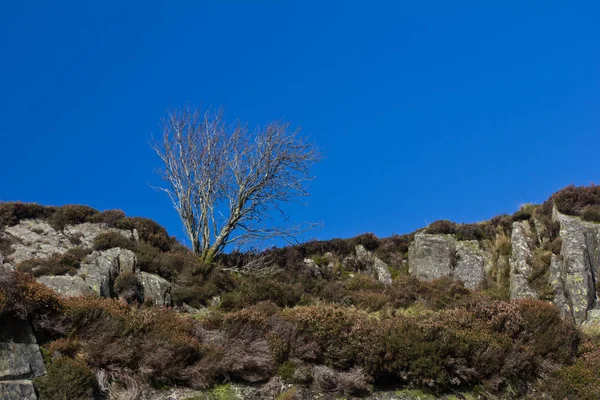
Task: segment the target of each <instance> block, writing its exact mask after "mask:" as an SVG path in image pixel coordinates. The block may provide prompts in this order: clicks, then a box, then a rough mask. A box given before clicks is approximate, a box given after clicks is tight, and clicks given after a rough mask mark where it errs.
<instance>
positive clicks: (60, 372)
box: [35, 357, 96, 400]
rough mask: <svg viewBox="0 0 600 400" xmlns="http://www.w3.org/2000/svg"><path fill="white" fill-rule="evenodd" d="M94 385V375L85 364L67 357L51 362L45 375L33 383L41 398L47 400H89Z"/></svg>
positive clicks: (91, 396)
mask: <svg viewBox="0 0 600 400" xmlns="http://www.w3.org/2000/svg"><path fill="white" fill-rule="evenodd" d="M95 385H96V379H95V377H94V374H93V373H92V371H91V370H90V369H89V368H88V367H87V365H86V364H85V362H84V361H83V360H75V359H72V358H68V357H60V358H57V359H54V360H52V361H51V362H50V365H48V366H47V369H46V375H45V376H43V377H41V378H39V379H37V380H36V381H35V386H36V388H37V390H38V391H39V393H40V395H41V397H42V398H43V399H47V400H65V399H69V400H71V399H73V400H89V399H91V398H93V392H94V388H95Z"/></svg>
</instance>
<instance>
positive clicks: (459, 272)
mask: <svg viewBox="0 0 600 400" xmlns="http://www.w3.org/2000/svg"><path fill="white" fill-rule="evenodd" d="M408 266H409V272H410V273H411V274H412V275H415V276H416V277H417V278H419V279H423V280H433V279H438V278H442V277H451V278H454V279H457V280H460V281H462V282H463V283H464V285H465V287H467V288H469V289H475V288H477V287H478V286H479V285H481V283H482V282H483V281H484V279H485V269H486V257H485V254H484V251H483V250H482V249H481V248H480V246H479V243H478V242H477V241H476V240H465V241H458V240H456V238H455V237H454V236H452V235H441V234H427V233H417V234H416V235H415V239H414V241H413V243H412V244H411V245H410V247H409V250H408Z"/></svg>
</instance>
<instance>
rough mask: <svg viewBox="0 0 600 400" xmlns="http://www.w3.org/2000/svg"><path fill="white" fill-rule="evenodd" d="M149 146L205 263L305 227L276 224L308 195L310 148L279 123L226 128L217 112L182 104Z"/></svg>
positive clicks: (312, 154)
mask: <svg viewBox="0 0 600 400" xmlns="http://www.w3.org/2000/svg"><path fill="white" fill-rule="evenodd" d="M151 145H152V148H153V149H154V150H155V151H156V153H157V154H158V156H159V157H160V158H161V160H162V161H163V164H164V165H163V166H162V168H161V169H160V175H161V177H162V178H163V180H164V181H165V182H167V183H168V186H167V187H162V188H159V189H160V190H162V191H164V192H165V193H167V194H168V195H169V198H170V199H171V201H172V203H173V205H174V207H175V209H176V210H177V212H178V214H179V216H180V217H181V220H182V222H183V225H184V228H185V231H186V233H187V235H188V237H189V239H190V241H191V243H192V249H193V250H194V252H195V253H196V254H198V255H199V256H200V258H201V259H202V260H204V261H206V262H210V261H212V260H213V258H214V257H215V256H216V255H218V254H219V253H221V252H222V251H223V250H224V248H225V246H227V245H229V244H232V243H235V244H237V245H242V244H248V243H249V242H253V241H257V240H262V239H270V238H274V237H284V238H287V239H293V238H294V237H295V236H296V235H297V234H299V233H300V232H302V231H303V230H305V229H306V228H307V227H309V226H310V224H308V225H307V224H298V225H288V224H275V223H274V221H275V218H274V215H273V213H274V211H279V212H281V215H283V216H284V214H283V212H282V211H281V209H280V205H281V204H282V203H286V202H289V201H291V200H293V199H295V198H298V197H302V196H306V195H308V193H307V188H306V185H307V183H308V182H309V181H310V180H312V179H313V177H312V176H311V175H310V168H311V166H312V165H313V164H314V163H315V162H316V161H318V160H319V158H320V156H319V153H318V151H317V150H316V148H315V147H314V146H313V145H312V144H311V143H309V142H307V141H305V140H303V139H302V138H301V136H300V135H299V130H297V129H296V130H292V129H290V125H289V123H287V122H284V121H276V122H272V123H270V124H268V125H267V126H266V127H264V128H262V129H260V128H258V129H256V130H253V131H251V130H249V129H248V126H247V125H246V124H241V123H235V124H227V123H226V122H225V120H224V117H223V110H222V109H218V110H210V109H209V110H208V111H201V110H199V109H191V108H189V107H183V108H179V109H176V110H174V111H172V112H169V113H168V114H167V116H166V118H165V119H164V120H163V135H162V139H161V140H153V141H152V144H151Z"/></svg>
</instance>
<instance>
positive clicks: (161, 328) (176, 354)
mask: <svg viewBox="0 0 600 400" xmlns="http://www.w3.org/2000/svg"><path fill="white" fill-rule="evenodd" d="M64 303H65V315H66V317H67V319H66V322H65V323H66V324H67V325H68V327H69V328H70V332H71V336H72V337H74V338H76V339H79V340H80V342H81V343H82V346H83V353H84V354H85V356H86V361H87V362H88V364H89V365H90V366H93V367H94V368H109V369H110V368H116V367H118V368H128V369H130V370H132V371H137V372H136V373H137V374H141V375H142V376H143V377H145V379H150V380H152V381H153V382H159V383H161V384H188V383H189V379H190V376H189V375H188V374H189V368H191V367H192V366H193V364H194V363H195V362H196V361H198V360H199V359H200V357H201V349H200V344H199V342H198V340H197V339H196V338H195V336H194V323H193V321H192V320H191V319H190V318H184V317H181V316H179V315H177V314H176V313H175V312H174V311H172V310H169V309H165V308H162V309H159V308H137V307H131V306H129V305H127V304H125V303H121V302H118V301H116V300H111V299H101V298H95V297H86V298H78V299H73V298H71V299H65V301H64ZM138 369H139V370H138Z"/></svg>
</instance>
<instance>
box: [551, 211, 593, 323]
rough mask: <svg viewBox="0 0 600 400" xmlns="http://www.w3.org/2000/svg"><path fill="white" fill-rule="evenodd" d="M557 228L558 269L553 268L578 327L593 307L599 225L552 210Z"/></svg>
mask: <svg viewBox="0 0 600 400" xmlns="http://www.w3.org/2000/svg"><path fill="white" fill-rule="evenodd" d="M553 218H554V220H555V221H558V222H559V224H560V236H561V238H562V248H561V256H562V265H561V266H560V267H556V268H557V269H559V270H560V274H561V277H562V280H563V283H564V293H565V294H566V298H567V299H568V303H569V306H570V308H571V314H572V315H573V318H574V320H575V322H576V323H577V324H579V325H581V324H582V323H583V322H584V321H585V320H586V319H587V313H588V310H590V309H592V308H594V306H595V305H596V303H597V301H596V290H595V283H596V279H597V277H598V272H599V268H600V224H595V223H592V222H586V221H582V220H581V219H580V218H578V217H572V216H568V215H564V214H561V213H560V212H558V211H557V210H556V209H554V210H553Z"/></svg>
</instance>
